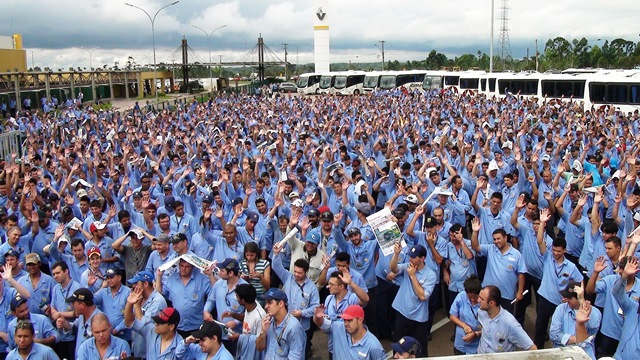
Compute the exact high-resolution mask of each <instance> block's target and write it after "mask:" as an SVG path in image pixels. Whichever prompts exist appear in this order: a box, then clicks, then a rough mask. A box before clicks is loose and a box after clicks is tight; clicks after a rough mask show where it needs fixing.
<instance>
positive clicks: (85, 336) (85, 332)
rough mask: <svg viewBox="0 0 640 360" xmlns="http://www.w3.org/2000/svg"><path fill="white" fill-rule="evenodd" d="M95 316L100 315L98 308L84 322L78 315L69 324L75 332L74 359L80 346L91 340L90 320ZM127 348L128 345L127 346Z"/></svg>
mask: <svg viewBox="0 0 640 360" xmlns="http://www.w3.org/2000/svg"><path fill="white" fill-rule="evenodd" d="M97 314H102V311H100V309H98V308H96V309H95V310H94V311H93V313H92V314H91V316H89V318H88V319H86V321H85V318H84V316H83V315H80V316H78V317H77V318H76V319H75V320H74V321H73V322H72V323H71V326H72V328H75V331H76V357H77V356H78V355H79V354H80V351H82V350H80V347H81V346H82V344H83V343H84V342H85V341H87V340H92V339H93V334H92V333H91V319H93V317H94V316H96V315H97ZM112 337H113V336H112ZM118 340H120V339H118ZM120 341H123V342H124V343H126V341H124V340H120ZM127 346H129V345H128V344H127ZM129 353H130V351H129ZM85 354H86V352H85ZM119 356H120V354H119V353H118V357H119ZM88 359H90V358H88Z"/></svg>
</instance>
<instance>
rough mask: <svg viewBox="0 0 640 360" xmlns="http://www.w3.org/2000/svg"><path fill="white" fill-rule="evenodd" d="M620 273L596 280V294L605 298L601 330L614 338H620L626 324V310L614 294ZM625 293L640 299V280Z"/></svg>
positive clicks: (633, 298)
mask: <svg viewBox="0 0 640 360" xmlns="http://www.w3.org/2000/svg"><path fill="white" fill-rule="evenodd" d="M618 277H619V275H618V274H612V275H607V276H605V277H603V278H601V279H600V280H598V281H597V282H596V294H597V296H598V299H600V298H602V300H603V304H604V306H603V312H602V320H603V321H602V326H601V327H600V332H601V333H602V334H603V335H606V336H608V337H610V338H612V339H615V340H620V338H621V337H622V327H623V325H624V312H623V310H622V307H621V306H620V304H619V303H618V300H616V298H615V297H614V296H613V284H614V283H615V282H616V279H618ZM625 294H626V295H627V297H628V298H630V299H631V300H633V301H635V302H637V301H638V299H640V282H639V281H635V282H634V283H633V286H632V287H631V289H629V291H626V289H625Z"/></svg>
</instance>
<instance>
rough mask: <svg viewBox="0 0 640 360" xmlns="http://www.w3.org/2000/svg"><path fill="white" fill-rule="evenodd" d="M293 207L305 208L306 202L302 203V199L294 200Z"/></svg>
mask: <svg viewBox="0 0 640 360" xmlns="http://www.w3.org/2000/svg"><path fill="white" fill-rule="evenodd" d="M291 206H295V207H303V206H304V201H302V199H300V198H298V199H295V200H293V202H292V203H291Z"/></svg>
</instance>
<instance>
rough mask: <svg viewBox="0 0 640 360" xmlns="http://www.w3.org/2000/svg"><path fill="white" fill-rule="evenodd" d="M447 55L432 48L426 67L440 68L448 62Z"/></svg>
mask: <svg viewBox="0 0 640 360" xmlns="http://www.w3.org/2000/svg"><path fill="white" fill-rule="evenodd" d="M447 60H448V59H447V56H446V55H445V54H441V53H439V52H437V51H435V50H431V52H430V53H429V55H428V56H427V60H426V64H425V65H426V68H427V69H429V70H438V69H440V68H441V67H443V66H445V65H446V63H447Z"/></svg>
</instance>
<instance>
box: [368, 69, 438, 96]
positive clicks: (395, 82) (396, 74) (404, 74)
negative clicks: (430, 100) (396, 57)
mask: <svg viewBox="0 0 640 360" xmlns="http://www.w3.org/2000/svg"><path fill="white" fill-rule="evenodd" d="M426 74H427V71H426V70H404V71H389V72H388V73H387V74H384V75H382V76H380V84H379V86H380V89H382V90H391V89H394V88H398V87H401V86H402V87H404V88H405V89H407V90H409V91H411V90H414V89H419V88H422V81H423V80H424V76H425V75H426Z"/></svg>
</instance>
